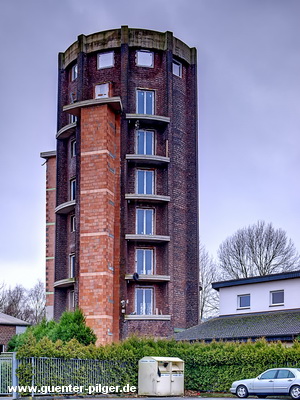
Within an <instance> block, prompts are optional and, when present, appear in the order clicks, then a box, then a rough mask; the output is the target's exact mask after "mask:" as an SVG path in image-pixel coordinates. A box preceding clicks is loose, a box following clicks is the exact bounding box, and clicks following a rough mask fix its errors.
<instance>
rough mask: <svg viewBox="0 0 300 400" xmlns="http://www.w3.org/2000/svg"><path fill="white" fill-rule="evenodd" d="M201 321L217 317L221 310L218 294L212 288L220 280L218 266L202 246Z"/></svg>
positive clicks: (200, 274)
mask: <svg viewBox="0 0 300 400" xmlns="http://www.w3.org/2000/svg"><path fill="white" fill-rule="evenodd" d="M199 276H200V287H201V291H200V304H199V310H200V315H199V317H200V320H202V319H206V318H208V317H211V316H213V315H216V314H217V312H218V308H219V296H218V292H217V291H216V290H214V289H213V288H212V286H211V284H212V282H215V281H217V280H218V272H217V266H216V263H215V261H214V260H213V258H212V257H211V256H210V255H209V254H208V252H207V250H206V249H205V247H204V245H203V244H201V245H200V273H199Z"/></svg>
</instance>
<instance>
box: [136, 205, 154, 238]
mask: <svg viewBox="0 0 300 400" xmlns="http://www.w3.org/2000/svg"><path fill="white" fill-rule="evenodd" d="M153 217H154V210H152V209H151V208H138V209H137V210H136V233H137V234H138V235H153Z"/></svg>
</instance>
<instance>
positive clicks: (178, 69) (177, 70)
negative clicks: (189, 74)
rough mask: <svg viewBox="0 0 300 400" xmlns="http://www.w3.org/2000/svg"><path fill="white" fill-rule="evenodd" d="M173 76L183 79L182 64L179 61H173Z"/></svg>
mask: <svg viewBox="0 0 300 400" xmlns="http://www.w3.org/2000/svg"><path fill="white" fill-rule="evenodd" d="M173 74H174V75H176V76H179V77H181V64H180V63H179V62H177V61H173Z"/></svg>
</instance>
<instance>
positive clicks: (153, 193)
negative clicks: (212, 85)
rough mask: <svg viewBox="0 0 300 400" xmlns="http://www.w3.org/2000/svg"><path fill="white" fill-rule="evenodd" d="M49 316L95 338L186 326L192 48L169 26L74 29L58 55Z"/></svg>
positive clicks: (191, 264)
mask: <svg viewBox="0 0 300 400" xmlns="http://www.w3.org/2000/svg"><path fill="white" fill-rule="evenodd" d="M56 137H57V151H56V208H55V214H56V223H55V268H54V285H53V286H54V317H55V318H58V317H59V316H60V315H61V313H62V312H63V311H64V310H66V309H73V308H74V307H76V306H78V307H80V308H81V309H82V310H83V312H84V314H85V316H86V321H87V324H88V325H89V326H91V327H92V328H93V329H94V331H95V333H96V334H97V337H98V342H99V343H108V342H111V341H115V340H118V339H120V338H123V337H126V336H128V335H130V334H132V333H138V334H151V335H156V336H160V337H163V336H169V335H171V334H172V333H174V331H177V330H180V329H184V328H187V327H190V326H192V325H195V324H197V322H198V296H199V284H198V244H199V243H198V168H197V83H196V50H195V49H194V48H189V47H188V46H187V45H185V44H184V43H183V42H181V41H180V40H178V39H176V38H175V37H174V36H173V34H172V33H171V32H165V33H162V32H155V31H150V30H144V29H131V28H128V27H127V26H123V27H121V29H116V30H110V31H105V32H99V33H94V34H91V35H88V36H85V35H81V36H79V37H78V40H77V41H76V42H75V43H73V44H72V45H71V46H70V47H69V48H68V49H67V50H66V51H65V52H64V53H61V54H60V55H59V84H58V127H57V136H56Z"/></svg>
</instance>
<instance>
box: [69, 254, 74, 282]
mask: <svg viewBox="0 0 300 400" xmlns="http://www.w3.org/2000/svg"><path fill="white" fill-rule="evenodd" d="M75 262H76V258H75V254H70V256H69V278H75Z"/></svg>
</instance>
